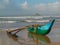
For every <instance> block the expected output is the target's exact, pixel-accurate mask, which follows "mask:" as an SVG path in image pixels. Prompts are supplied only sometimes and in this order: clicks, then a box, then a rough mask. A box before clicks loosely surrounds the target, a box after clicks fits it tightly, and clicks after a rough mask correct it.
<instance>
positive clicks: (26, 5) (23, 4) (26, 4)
mask: <svg viewBox="0 0 60 45" xmlns="http://www.w3.org/2000/svg"><path fill="white" fill-rule="evenodd" d="M20 7H21V8H22V9H28V3H27V1H25V2H24V3H22V4H20Z"/></svg>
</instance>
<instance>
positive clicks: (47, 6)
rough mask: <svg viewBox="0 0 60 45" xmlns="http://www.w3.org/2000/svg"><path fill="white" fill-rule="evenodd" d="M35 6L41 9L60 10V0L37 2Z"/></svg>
mask: <svg viewBox="0 0 60 45" xmlns="http://www.w3.org/2000/svg"><path fill="white" fill-rule="evenodd" d="M35 8H36V9H37V10H39V11H54V12H55V11H60V2H53V3H48V4H37V5H35Z"/></svg>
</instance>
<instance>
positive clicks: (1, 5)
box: [0, 0, 9, 9]
mask: <svg viewBox="0 0 60 45" xmlns="http://www.w3.org/2000/svg"><path fill="white" fill-rule="evenodd" d="M8 4H9V0H2V1H0V9H3V8H5V7H6V5H8Z"/></svg>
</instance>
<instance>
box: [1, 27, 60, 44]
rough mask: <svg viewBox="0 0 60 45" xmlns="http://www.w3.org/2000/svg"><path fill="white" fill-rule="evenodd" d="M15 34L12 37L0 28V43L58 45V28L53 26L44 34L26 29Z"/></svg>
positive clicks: (59, 42) (59, 33)
mask: <svg viewBox="0 0 60 45" xmlns="http://www.w3.org/2000/svg"><path fill="white" fill-rule="evenodd" d="M17 35H18V37H14V36H12V35H11V34H8V33H7V32H6V30H0V45H60V30H59V28H56V27H55V26H53V28H52V30H51V32H50V33H49V34H48V35H46V36H43V35H36V34H32V33H28V31H27V30H24V31H21V32H19V33H17Z"/></svg>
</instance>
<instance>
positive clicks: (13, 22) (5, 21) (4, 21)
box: [0, 21, 16, 24]
mask: <svg viewBox="0 0 60 45" xmlns="http://www.w3.org/2000/svg"><path fill="white" fill-rule="evenodd" d="M1 23H16V21H0V24H1Z"/></svg>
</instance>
